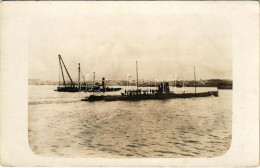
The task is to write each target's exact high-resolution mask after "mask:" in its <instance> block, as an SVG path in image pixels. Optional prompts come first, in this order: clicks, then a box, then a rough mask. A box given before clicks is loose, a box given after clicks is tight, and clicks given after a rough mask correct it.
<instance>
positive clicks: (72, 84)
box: [60, 56, 74, 87]
mask: <svg viewBox="0 0 260 168" xmlns="http://www.w3.org/2000/svg"><path fill="white" fill-rule="evenodd" d="M60 59H61V61H62V64H63V66H64V68H65V70H66V72H67V74H68V76H69V78H70V83H71V86H73V87H74V83H73V81H72V79H71V77H70V74H69V72H68V70H67V68H66V65H65V64H64V62H63V59H62V58H61V56H60Z"/></svg>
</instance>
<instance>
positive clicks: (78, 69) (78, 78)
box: [78, 63, 80, 82]
mask: <svg viewBox="0 0 260 168" xmlns="http://www.w3.org/2000/svg"><path fill="white" fill-rule="evenodd" d="M78 70H79V76H78V81H79V82H80V63H79V68H78Z"/></svg>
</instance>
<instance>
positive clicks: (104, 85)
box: [102, 77, 106, 93]
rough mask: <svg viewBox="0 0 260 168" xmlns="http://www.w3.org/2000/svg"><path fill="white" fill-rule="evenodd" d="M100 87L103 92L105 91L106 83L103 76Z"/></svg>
mask: <svg viewBox="0 0 260 168" xmlns="http://www.w3.org/2000/svg"><path fill="white" fill-rule="evenodd" d="M102 88H103V93H105V92H106V83H105V78H104V77H103V78H102Z"/></svg>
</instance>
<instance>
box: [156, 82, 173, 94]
mask: <svg viewBox="0 0 260 168" xmlns="http://www.w3.org/2000/svg"><path fill="white" fill-rule="evenodd" d="M158 93H159V94H163V93H170V88H169V83H168V82H161V84H160V85H159V86H158Z"/></svg>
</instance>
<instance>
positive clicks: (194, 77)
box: [194, 66, 196, 94]
mask: <svg viewBox="0 0 260 168" xmlns="http://www.w3.org/2000/svg"><path fill="white" fill-rule="evenodd" d="M194 79H195V84H194V86H195V94H196V72H195V66H194Z"/></svg>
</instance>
